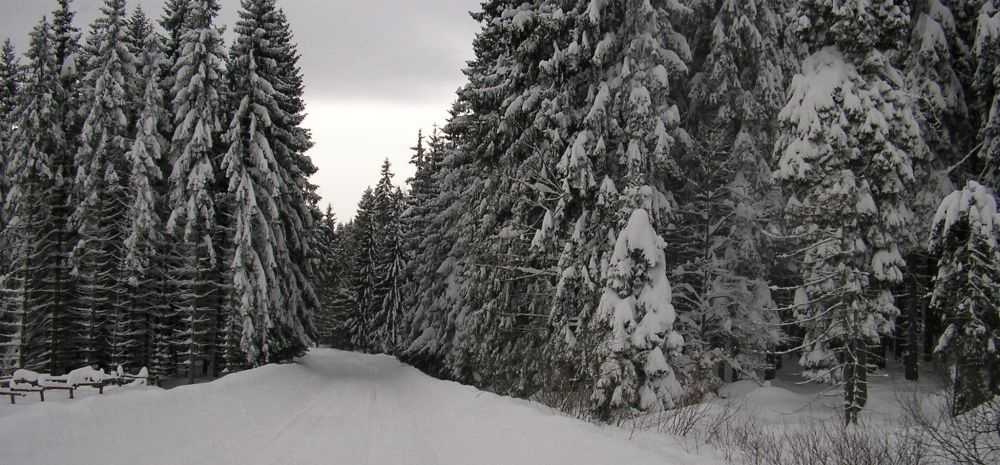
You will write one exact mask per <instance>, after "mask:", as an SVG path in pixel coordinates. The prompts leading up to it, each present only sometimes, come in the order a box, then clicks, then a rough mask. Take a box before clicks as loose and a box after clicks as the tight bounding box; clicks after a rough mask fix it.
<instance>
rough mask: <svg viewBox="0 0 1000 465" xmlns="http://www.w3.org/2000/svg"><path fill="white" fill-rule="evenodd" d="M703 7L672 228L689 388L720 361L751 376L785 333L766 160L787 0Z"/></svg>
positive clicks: (780, 97) (784, 49)
mask: <svg viewBox="0 0 1000 465" xmlns="http://www.w3.org/2000/svg"><path fill="white" fill-rule="evenodd" d="M707 13H708V15H707V17H708V18H709V24H706V25H705V28H706V29H707V30H708V31H709V33H708V34H707V35H706V37H704V40H699V41H698V42H696V43H695V50H696V52H700V53H702V55H701V56H700V57H698V58H697V59H696V60H695V64H694V66H695V68H694V74H693V77H692V79H691V85H690V91H689V99H688V103H689V108H688V117H687V119H686V122H685V127H686V128H687V130H688V132H689V133H690V134H691V143H690V144H688V145H686V146H685V147H684V150H681V151H680V155H679V157H678V158H679V159H678V163H679V165H680V172H682V173H684V176H683V184H681V185H682V186H683V187H681V188H679V189H677V193H676V194H675V196H676V198H677V202H678V204H679V208H678V216H677V220H676V221H675V225H676V227H675V228H673V229H672V230H671V231H670V232H669V233H668V235H667V238H668V242H669V244H670V245H669V255H670V256H671V260H672V263H673V264H676V266H672V267H671V269H672V277H671V281H672V284H673V286H674V292H675V296H676V306H677V308H678V325H679V331H680V332H681V334H683V335H684V340H685V342H686V344H685V351H684V359H685V363H684V365H685V371H686V372H687V373H686V376H685V377H686V378H688V379H690V380H691V385H690V386H689V387H688V389H689V390H690V391H692V392H693V393H701V392H706V391H711V390H712V389H714V388H715V387H717V386H718V385H719V383H720V382H722V381H725V373H724V371H725V368H730V369H732V370H733V371H734V372H736V373H739V374H740V375H743V376H751V377H754V376H756V374H757V372H758V371H759V370H760V369H761V368H764V365H765V363H766V360H765V358H764V357H763V354H764V353H766V351H767V350H768V349H769V348H773V347H774V346H775V345H776V344H777V343H779V342H780V341H781V333H780V331H778V330H777V325H775V324H774V323H776V322H777V316H778V315H777V313H776V311H775V309H774V308H773V307H774V303H773V301H772V299H771V296H770V290H769V287H768V283H767V278H768V275H769V272H770V271H771V268H772V267H773V266H774V260H773V258H771V257H773V255H774V254H772V253H769V252H768V250H767V247H768V246H769V244H768V242H767V241H766V240H765V235H764V234H763V230H764V229H765V228H766V227H767V226H768V225H769V223H770V222H771V221H773V219H774V218H773V217H774V213H775V210H776V208H775V207H777V202H776V196H775V195H774V193H775V189H774V183H773V181H772V179H771V173H770V167H769V159H770V151H771V150H772V148H773V143H774V138H775V132H776V127H777V125H776V124H775V123H776V121H775V120H776V118H777V114H778V110H779V109H780V108H781V106H782V105H784V96H785V89H786V88H787V85H788V82H789V80H788V79H787V78H786V73H785V70H786V69H788V68H790V66H789V64H788V62H790V61H791V60H792V58H793V53H792V51H791V50H790V49H789V47H788V46H787V44H785V41H784V40H783V37H782V34H783V32H784V29H785V27H786V18H787V11H786V3H785V2H782V1H775V0H751V1H737V0H725V1H722V2H714V5H711V6H710V8H709V9H708V11H707ZM696 40H697V39H696ZM716 368H717V369H718V371H719V374H718V375H717V374H716V373H715V371H716V370H715V369H716Z"/></svg>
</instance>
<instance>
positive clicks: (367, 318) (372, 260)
mask: <svg viewBox="0 0 1000 465" xmlns="http://www.w3.org/2000/svg"><path fill="white" fill-rule="evenodd" d="M353 235H354V242H355V247H354V250H353V257H352V259H351V265H352V266H351V278H350V280H351V284H350V287H351V292H350V297H351V302H352V305H351V314H350V317H349V323H348V325H347V327H348V333H349V335H350V340H351V345H352V346H353V347H354V348H356V349H358V350H363V351H372V350H375V348H376V347H375V344H374V341H373V335H372V334H371V327H372V321H373V317H372V313H373V312H374V311H375V307H376V304H377V302H378V299H377V294H376V286H377V284H378V275H377V273H378V255H379V249H378V235H379V231H378V221H377V220H376V217H375V195H374V191H372V189H371V188H368V189H366V190H365V192H364V194H363V195H362V196H361V201H360V202H359V203H358V211H357V214H355V216H354V224H353Z"/></svg>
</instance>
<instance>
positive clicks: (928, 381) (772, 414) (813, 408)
mask: <svg viewBox="0 0 1000 465" xmlns="http://www.w3.org/2000/svg"><path fill="white" fill-rule="evenodd" d="M786 362H788V363H786V366H785V368H784V369H783V370H781V371H779V372H778V376H777V378H776V379H775V380H773V381H770V382H767V383H766V384H765V385H764V386H761V385H759V384H757V383H756V382H753V381H740V382H737V383H732V384H729V385H727V386H725V387H723V388H722V390H721V391H720V395H721V396H722V397H723V398H722V399H718V400H715V401H713V403H714V404H715V405H725V406H729V407H734V408H737V409H739V410H740V411H741V412H742V413H744V414H747V415H750V416H752V417H753V418H754V419H755V420H756V422H757V423H758V424H760V425H765V426H795V425H801V424H807V423H814V422H827V421H830V422H840V421H842V419H843V416H842V415H843V405H844V404H843V402H844V392H843V388H842V387H839V386H830V385H825V384H817V383H808V382H805V381H804V379H803V378H802V377H801V376H800V375H799V373H801V372H802V369H801V368H800V367H799V366H798V364H797V363H795V362H794V360H792V359H791V358H789V359H786ZM921 368H922V369H923V370H922V372H921V374H920V381H919V382H913V381H907V380H906V379H905V377H904V375H903V368H902V366H900V365H899V364H898V363H897V362H894V361H890V363H889V368H888V369H883V370H877V371H876V372H875V373H872V374H870V375H869V378H868V382H869V384H868V403H867V405H866V406H865V410H864V411H863V412H862V414H861V420H862V421H863V422H865V423H866V424H868V425H870V426H888V427H893V428H895V427H899V425H900V423H901V421H902V417H904V416H905V415H906V412H905V410H906V404H909V403H911V402H913V401H916V402H918V403H919V404H920V406H921V409H922V410H923V411H924V412H925V413H927V414H929V415H932V416H934V415H937V414H940V413H941V409H942V408H943V403H944V401H945V398H944V393H945V389H946V387H945V381H944V380H943V379H942V378H941V376H940V374H938V373H935V372H934V371H933V370H932V369H931V368H928V367H926V366H923V365H922V366H921Z"/></svg>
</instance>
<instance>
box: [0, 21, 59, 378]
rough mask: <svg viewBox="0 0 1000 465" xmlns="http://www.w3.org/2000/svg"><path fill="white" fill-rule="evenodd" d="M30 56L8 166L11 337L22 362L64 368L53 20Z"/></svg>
mask: <svg viewBox="0 0 1000 465" xmlns="http://www.w3.org/2000/svg"><path fill="white" fill-rule="evenodd" d="M27 58H28V64H27V66H26V68H25V71H24V84H23V87H22V89H21V90H20V92H21V93H20V99H19V102H18V105H17V110H16V114H17V118H16V128H15V131H14V133H13V135H12V141H11V145H10V147H11V152H10V156H11V158H10V164H9V166H8V167H7V168H8V169H7V176H8V177H9V179H10V181H11V189H10V192H9V193H8V195H7V199H6V212H7V214H8V215H9V216H8V218H9V222H8V224H7V229H6V230H5V231H4V234H5V237H6V242H7V243H9V244H11V251H10V256H11V273H10V274H9V275H8V276H7V279H6V284H7V286H6V293H5V297H6V298H7V299H8V303H7V304H6V305H5V307H6V308H7V309H9V310H10V315H9V316H7V317H6V318H5V320H6V321H8V322H11V323H12V324H13V326H12V327H11V329H10V330H8V331H7V334H5V339H7V340H8V341H11V342H10V344H12V345H14V346H16V347H17V349H16V353H17V362H16V366H18V367H21V368H28V369H33V370H37V371H45V372H50V373H55V374H59V373H63V372H65V371H66V370H67V369H69V368H72V366H73V363H74V358H75V357H74V346H73V341H72V340H71V334H72V333H71V331H70V330H71V328H70V324H71V323H72V320H70V319H69V316H70V315H69V311H68V309H67V308H66V304H67V303H68V300H67V299H66V296H67V289H66V268H65V267H66V256H65V254H64V250H65V249H64V248H62V245H63V244H62V242H61V241H62V239H63V237H64V235H63V232H64V228H65V223H64V220H65V218H63V217H60V216H59V214H60V213H61V211H60V208H59V207H60V206H62V205H63V203H62V202H64V200H65V197H64V193H65V191H64V190H63V187H64V183H65V180H64V179H63V178H62V175H63V174H64V173H63V172H62V171H60V168H61V165H60V163H59V161H60V158H59V156H60V153H61V150H64V149H65V147H66V145H65V143H64V142H65V141H64V140H63V137H64V133H63V132H62V127H61V126H60V125H58V124H55V125H53V124H52V122H53V121H59V118H60V117H61V116H60V115H59V113H58V112H59V111H60V109H61V107H60V105H59V101H58V96H60V95H62V89H61V81H60V79H59V74H58V73H59V69H60V67H59V65H58V62H57V58H58V53H57V40H56V36H55V35H54V32H53V29H52V26H51V25H50V24H49V22H48V20H47V19H42V21H41V22H40V23H39V24H38V26H36V27H35V28H34V30H33V31H32V33H31V44H30V46H29V48H28V53H27Z"/></svg>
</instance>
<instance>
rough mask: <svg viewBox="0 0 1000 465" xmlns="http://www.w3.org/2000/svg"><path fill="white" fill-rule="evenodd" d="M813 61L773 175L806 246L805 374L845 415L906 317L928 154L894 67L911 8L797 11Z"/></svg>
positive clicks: (810, 2) (821, 1)
mask: <svg viewBox="0 0 1000 465" xmlns="http://www.w3.org/2000/svg"><path fill="white" fill-rule="evenodd" d="M798 14H799V15H800V19H799V20H798V24H799V26H798V27H799V29H798V37H799V38H800V40H801V41H802V42H803V43H804V44H806V45H807V47H808V49H809V52H810V53H811V55H809V56H808V57H807V58H806V59H805V60H804V61H803V64H802V70H801V72H800V74H799V75H797V76H796V77H795V78H794V80H793V83H792V86H791V89H790V91H789V97H790V98H789V102H788V104H787V105H786V106H785V108H784V109H783V110H782V111H781V113H780V115H779V119H780V121H781V125H782V130H781V136H780V138H779V141H778V150H777V153H776V157H778V158H779V160H778V164H777V166H778V170H777V177H778V179H779V180H780V181H781V182H782V183H783V186H784V188H785V190H786V193H787V194H788V195H789V200H788V203H787V206H786V214H788V215H790V218H791V219H792V221H793V224H795V225H796V227H795V229H794V231H793V234H794V235H795V236H798V237H800V238H801V239H802V243H801V244H800V246H801V249H800V250H801V251H802V252H801V255H800V258H801V259H802V263H801V268H800V270H801V286H800V287H799V289H798V291H797V293H796V299H795V303H796V311H797V313H798V316H799V318H800V321H801V326H802V328H803V330H804V332H805V336H804V341H803V354H802V358H801V364H802V366H803V367H805V368H806V373H805V374H806V376H807V377H808V378H810V379H812V380H818V381H825V382H837V383H842V384H843V387H844V408H845V417H846V421H847V422H848V423H855V422H857V421H858V415H859V413H860V411H861V410H862V409H863V408H864V406H865V404H866V402H867V395H868V387H867V376H868V372H869V370H870V368H871V366H872V365H871V363H872V361H873V359H872V358H871V357H870V354H871V348H872V347H873V346H874V345H877V344H878V343H879V339H880V337H881V336H883V335H886V334H888V333H890V332H891V331H892V328H893V321H894V319H895V317H896V316H897V315H898V314H899V310H898V309H897V308H896V305H895V297H894V295H893V293H892V288H893V287H894V286H896V285H898V284H899V283H900V282H901V281H902V279H903V272H902V270H903V268H904V266H905V263H904V261H903V258H902V250H903V248H904V247H905V244H906V242H907V239H908V237H907V234H908V232H909V231H908V225H909V224H910V222H911V221H912V218H913V213H912V212H911V211H910V208H909V203H910V201H911V197H910V192H911V190H910V189H911V187H910V186H911V185H912V182H913V180H914V177H913V161H912V160H913V159H914V158H915V157H921V156H923V155H922V154H923V151H924V150H926V148H925V145H924V143H923V141H922V140H921V133H920V128H919V125H918V123H917V121H916V119H915V117H914V114H913V105H912V102H911V100H910V98H909V96H908V95H907V94H906V93H905V88H904V82H903V76H902V73H901V72H900V71H899V70H898V68H897V67H896V63H895V62H894V59H895V57H897V56H898V51H899V50H901V49H902V43H903V39H904V31H905V29H906V27H908V25H909V10H908V7H907V5H906V4H905V2H898V1H891V0H880V1H873V2H864V3H854V4H851V5H850V6H838V4H837V2H834V1H830V0H801V1H800V2H799V3H798Z"/></svg>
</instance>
